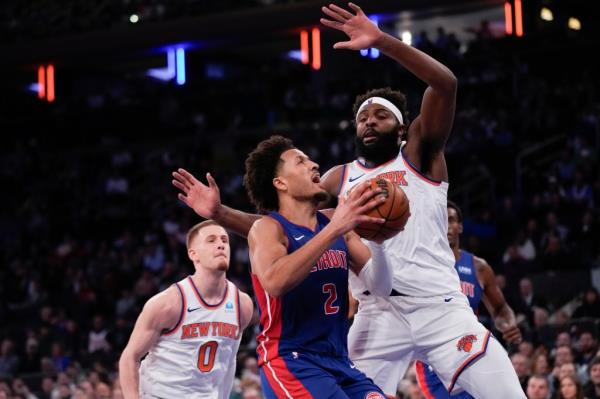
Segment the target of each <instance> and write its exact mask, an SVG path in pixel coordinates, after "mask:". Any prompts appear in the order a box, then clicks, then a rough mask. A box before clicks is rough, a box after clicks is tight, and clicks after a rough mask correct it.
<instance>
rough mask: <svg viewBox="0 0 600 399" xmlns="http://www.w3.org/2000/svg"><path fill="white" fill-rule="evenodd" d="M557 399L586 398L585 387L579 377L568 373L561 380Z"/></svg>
mask: <svg viewBox="0 0 600 399" xmlns="http://www.w3.org/2000/svg"><path fill="white" fill-rule="evenodd" d="M556 398H557V399H585V397H584V396H583V388H582V386H581V382H579V380H578V379H577V377H575V376H572V375H567V376H565V377H563V378H562V379H561V380H560V388H559V390H558V395H557V396H556Z"/></svg>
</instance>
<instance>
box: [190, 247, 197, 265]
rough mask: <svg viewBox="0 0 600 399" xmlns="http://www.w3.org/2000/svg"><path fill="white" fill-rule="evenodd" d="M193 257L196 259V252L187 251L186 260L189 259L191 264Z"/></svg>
mask: <svg viewBox="0 0 600 399" xmlns="http://www.w3.org/2000/svg"><path fill="white" fill-rule="evenodd" d="M195 257H196V250H194V249H188V258H190V260H191V261H192V262H193V261H194V258H195Z"/></svg>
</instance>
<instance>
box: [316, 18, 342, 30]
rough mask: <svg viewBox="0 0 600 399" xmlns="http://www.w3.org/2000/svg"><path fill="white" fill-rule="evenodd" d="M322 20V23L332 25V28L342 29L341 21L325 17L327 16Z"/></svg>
mask: <svg viewBox="0 0 600 399" xmlns="http://www.w3.org/2000/svg"><path fill="white" fill-rule="evenodd" d="M320 21H321V23H322V24H323V25H325V26H328V27H330V28H332V29H339V30H341V29H342V24H341V23H339V22H335V21H330V20H328V19H325V18H321V19H320Z"/></svg>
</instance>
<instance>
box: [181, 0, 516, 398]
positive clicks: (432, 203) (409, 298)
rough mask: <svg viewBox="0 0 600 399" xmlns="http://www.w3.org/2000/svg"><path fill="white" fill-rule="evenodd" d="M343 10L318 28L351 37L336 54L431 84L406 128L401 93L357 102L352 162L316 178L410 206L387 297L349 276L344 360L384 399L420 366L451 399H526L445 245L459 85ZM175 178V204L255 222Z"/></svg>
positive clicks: (331, 12)
mask: <svg viewBox="0 0 600 399" xmlns="http://www.w3.org/2000/svg"><path fill="white" fill-rule="evenodd" d="M349 7H350V9H351V11H349V10H346V9H344V8H341V7H338V6H336V5H334V4H330V5H329V6H328V7H323V8H322V11H323V12H324V13H325V14H326V15H327V16H328V17H329V18H328V19H326V18H322V19H321V23H322V24H323V25H325V26H328V27H330V28H332V29H336V30H339V31H341V32H343V33H345V34H346V35H347V36H348V37H349V39H348V40H347V41H344V42H338V43H336V44H335V45H334V48H335V49H346V50H361V49H366V48H371V47H373V48H377V49H379V50H380V51H381V53H382V54H384V55H386V56H388V57H390V58H392V59H393V60H395V61H396V62H398V63H399V64H400V65H402V66H403V67H404V68H406V70H408V71H409V72H411V73H413V74H414V75H415V76H416V77H418V78H419V79H421V80H422V81H423V82H425V83H426V84H427V85H428V87H427V89H426V90H425V92H424V93H423V99H422V101H421V108H420V114H419V115H418V116H417V117H416V118H415V119H414V120H413V121H412V122H411V123H409V121H408V118H407V113H406V98H405V97H404V95H403V94H402V93H399V92H396V91H392V90H390V89H389V88H387V89H378V90H371V91H369V92H367V93H365V94H364V95H362V96H359V97H358V98H357V101H356V103H355V106H354V109H353V111H354V118H355V123H356V138H355V143H356V152H357V155H358V157H357V159H356V160H355V161H353V162H351V163H348V164H345V165H338V166H336V167H334V168H332V169H331V170H330V171H329V172H327V173H326V174H325V175H324V176H323V178H322V179H321V186H322V187H323V188H324V189H325V190H326V191H327V192H329V193H330V194H331V195H332V196H338V195H343V194H344V193H346V192H348V191H349V190H350V189H352V187H354V186H355V185H357V184H360V183H362V182H364V181H365V180H367V179H372V178H375V177H385V178H387V179H389V180H391V181H392V182H394V183H395V184H397V185H398V186H400V187H401V188H402V189H403V190H404V192H405V193H406V196H407V197H408V199H409V201H410V210H411V215H412V216H411V217H410V219H409V220H408V223H407V224H406V227H405V229H404V231H403V232H401V233H400V234H398V235H397V236H395V237H393V238H391V239H389V240H387V241H386V242H385V243H384V246H385V254H386V256H387V257H388V262H389V264H390V265H392V268H393V273H394V279H393V290H392V293H391V295H390V296H387V297H377V296H375V295H373V293H371V292H369V291H368V290H367V288H366V287H365V286H364V285H363V284H361V282H360V281H358V280H357V279H356V278H354V277H353V276H351V277H350V283H351V284H350V285H351V288H352V295H353V296H354V297H355V298H357V299H358V301H359V304H360V305H359V309H358V313H357V314H356V315H355V316H354V324H353V325H352V327H351V328H350V333H349V335H348V349H349V353H350V359H352V361H353V362H354V363H355V364H356V366H357V367H358V368H359V369H360V370H364V371H365V373H366V374H367V376H368V377H371V378H372V379H373V381H374V382H375V383H376V384H377V385H379V386H380V387H381V388H383V390H384V392H385V393H387V394H394V393H395V392H396V387H397V385H398V382H399V381H400V379H401V378H402V376H403V375H404V373H405V371H406V369H407V367H408V365H409V363H410V362H411V361H412V360H413V359H417V360H422V361H424V362H426V363H428V364H429V365H431V366H432V367H433V369H434V370H435V372H436V374H437V375H438V376H439V377H440V379H441V380H442V382H443V383H444V386H445V387H446V389H447V390H448V391H449V392H450V393H452V392H453V390H454V388H455V387H456V386H459V387H461V388H463V389H464V390H465V391H467V392H468V393H470V394H471V395H472V396H474V397H476V398H485V399H507V398H511V399H513V398H514V399H517V398H525V394H524V392H523V390H522V389H521V387H520V384H519V381H518V378H517V375H516V373H515V371H514V369H513V367H512V364H511V362H510V360H509V359H508V356H507V354H506V352H505V351H504V349H503V348H502V346H501V345H500V343H498V341H496V339H495V338H493V337H492V336H491V335H490V332H489V331H488V330H486V328H485V327H484V326H483V325H482V324H481V323H479V322H478V321H477V318H476V317H475V315H474V314H473V311H472V310H471V308H470V307H469V303H468V301H467V299H466V297H465V296H464V295H463V294H462V292H461V290H460V284H459V279H458V275H457V273H456V270H455V269H454V263H455V259H454V255H453V253H452V250H451V249H450V245H449V244H448V237H447V231H448V210H447V208H446V201H447V191H448V180H449V179H448V169H447V166H446V160H445V157H444V147H445V144H446V140H447V139H448V136H449V134H450V131H451V129H452V123H453V119H454V110H455V106H456V90H457V80H456V77H455V76H454V75H453V74H452V72H451V71H450V70H449V69H448V68H446V67H445V66H444V65H442V64H441V63H439V62H438V61H436V60H434V59H433V58H431V57H430V56H428V55H427V54H425V53H423V52H421V51H419V50H418V49H416V48H413V47H411V46H408V45H406V44H404V43H402V42H401V41H400V40H398V39H396V38H394V37H392V36H390V35H388V34H385V33H383V32H382V31H381V30H379V28H378V27H377V26H376V25H375V24H373V23H372V22H371V21H370V20H369V18H367V16H366V15H365V13H364V12H363V11H362V10H361V9H360V7H358V6H357V5H355V4H353V3H349ZM401 140H404V141H406V144H405V145H404V146H403V147H401V144H400V143H401ZM174 177H175V181H174V182H173V184H174V185H175V186H176V187H178V188H179V189H181V190H182V191H183V194H180V197H179V198H180V199H181V200H182V201H184V202H185V203H186V204H188V205H189V206H190V207H192V208H193V209H194V210H195V211H196V213H198V214H199V215H210V216H211V217H215V218H217V220H219V222H221V223H223V224H224V225H225V226H227V227H228V228H231V229H232V230H234V231H236V232H239V233H240V234H247V231H248V229H249V227H250V226H251V224H252V220H253V217H251V216H249V215H244V214H243V213H241V212H239V211H236V210H233V209H230V208H227V207H224V206H222V205H221V203H220V200H219V192H218V189H217V187H216V184H215V181H214V180H213V179H212V177H210V176H207V178H208V183H209V185H208V186H205V185H204V184H202V183H200V182H199V181H198V180H197V179H195V178H194V177H193V176H191V175H190V174H189V173H187V172H186V171H184V170H180V171H179V172H176V173H175V174H174ZM205 217H206V216H205Z"/></svg>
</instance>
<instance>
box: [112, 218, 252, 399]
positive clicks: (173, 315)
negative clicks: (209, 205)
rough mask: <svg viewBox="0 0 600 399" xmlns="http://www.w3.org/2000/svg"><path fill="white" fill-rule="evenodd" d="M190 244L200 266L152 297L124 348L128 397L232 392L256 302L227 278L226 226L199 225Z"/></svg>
mask: <svg viewBox="0 0 600 399" xmlns="http://www.w3.org/2000/svg"><path fill="white" fill-rule="evenodd" d="M187 248H188V256H189V258H190V260H191V261H192V262H193V263H194V267H195V269H196V272H195V273H194V274H193V275H191V276H189V277H187V278H185V279H183V280H181V281H179V282H177V283H175V284H173V285H172V286H171V287H169V288H167V289H166V290H164V291H163V292H161V293H159V294H157V295H155V296H154V297H152V298H150V300H148V302H147V303H146V305H145V306H144V309H143V310H142V312H141V314H140V316H139V317H138V320H137V322H136V324H135V327H134V329H133V332H132V333H131V338H130V339H129V343H128V344H127V346H126V347H125V349H124V350H123V353H122V355H121V360H120V362H119V375H120V382H121V389H122V390H123V395H124V397H125V398H126V399H137V398H163V399H170V398H211V399H226V398H229V394H230V392H231V388H232V385H233V379H234V376H235V365H236V354H237V351H238V348H239V345H240V340H241V336H242V331H243V329H244V328H245V327H246V326H247V325H248V324H249V323H250V319H251V317H252V312H253V304H252V300H251V299H250V297H249V296H248V295H247V294H245V293H243V292H240V290H239V289H238V288H237V287H236V286H235V285H234V284H233V283H232V282H230V281H228V280H227V279H226V278H225V272H226V271H227V269H228V268H229V255H230V248H229V236H228V235H227V232H226V231H225V229H224V228H223V227H221V226H220V225H218V224H217V223H216V222H214V221H212V220H207V221H204V222H202V223H199V224H197V225H195V226H194V227H192V228H191V229H190V231H189V232H188V235H187ZM146 354H148V356H146V358H145V359H144V360H141V359H142V358H143V357H144V356H145V355H146ZM140 361H141V365H140Z"/></svg>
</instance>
